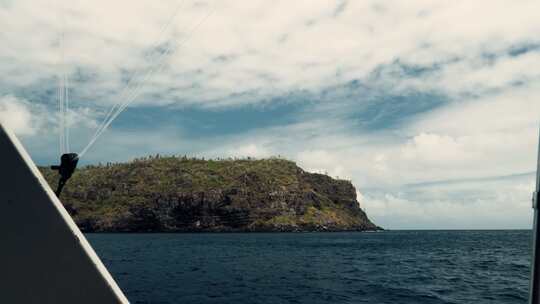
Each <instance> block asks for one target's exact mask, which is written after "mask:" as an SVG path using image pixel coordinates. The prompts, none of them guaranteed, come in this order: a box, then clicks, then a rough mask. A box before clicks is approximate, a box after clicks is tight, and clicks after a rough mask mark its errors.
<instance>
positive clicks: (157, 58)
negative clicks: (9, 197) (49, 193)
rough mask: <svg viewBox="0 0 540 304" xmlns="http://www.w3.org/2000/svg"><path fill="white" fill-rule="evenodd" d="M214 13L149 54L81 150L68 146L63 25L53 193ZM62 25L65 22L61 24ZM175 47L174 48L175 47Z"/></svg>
mask: <svg viewBox="0 0 540 304" xmlns="http://www.w3.org/2000/svg"><path fill="white" fill-rule="evenodd" d="M183 3H184V1H182V2H181V3H180V4H179V5H178V7H177V9H176V10H175V11H174V13H173V14H172V16H171V18H170V19H169V21H168V22H167V23H166V24H165V25H164V26H162V28H161V30H160V34H159V37H158V39H157V40H156V42H155V43H154V44H153V45H152V47H151V49H159V46H160V44H161V39H160V38H161V36H162V35H163V34H164V33H166V32H167V31H168V29H169V28H170V26H171V25H172V24H173V22H174V20H175V18H176V16H177V15H178V13H179V12H180V9H181V6H182V4H183ZM212 13H213V10H209V11H208V13H207V14H205V16H203V17H202V18H201V19H200V20H199V22H198V23H197V24H196V25H195V26H193V27H192V28H191V29H190V30H189V31H188V33H187V34H186V36H185V37H184V38H183V39H182V40H181V41H179V42H177V41H175V40H173V41H171V42H169V43H167V46H166V48H165V50H164V51H162V52H157V55H154V56H152V54H151V55H150V56H149V57H148V58H147V60H148V61H149V62H150V66H151V68H150V69H149V70H148V71H147V72H146V73H145V74H142V75H137V73H136V72H134V73H133V75H132V77H131V78H130V79H129V81H128V83H127V84H126V86H125V87H124V88H123V90H122V92H121V93H120V100H121V102H118V103H115V104H114V105H113V106H112V107H111V109H110V110H109V111H108V112H107V114H106V115H105V118H104V119H103V121H102V122H101V123H100V125H99V126H98V128H97V129H96V131H95V133H94V135H93V136H92V137H91V138H90V141H89V142H88V144H87V145H86V146H85V147H84V148H83V149H82V150H81V152H80V153H78V154H77V153H70V148H69V122H68V114H69V82H68V77H67V73H66V67H65V51H64V47H65V46H64V38H65V37H64V35H65V33H64V29H63V28H62V34H61V36H60V49H61V64H60V65H61V68H60V70H61V73H60V75H59V77H58V78H59V81H58V92H57V99H58V111H59V113H60V130H59V134H60V154H61V157H60V165H58V166H51V169H53V170H57V171H58V173H59V175H60V179H59V181H58V187H57V189H56V195H57V196H58V197H60V194H61V192H62V189H63V187H64V185H65V184H66V182H67V181H68V180H69V179H70V178H71V176H72V175H73V173H74V172H75V169H76V168H77V163H78V161H79V159H80V158H82V157H83V155H85V154H86V152H88V150H89V149H90V148H91V147H92V146H93V145H94V143H95V142H96V140H97V139H98V138H99V137H100V136H101V135H102V134H103V132H105V130H107V128H108V127H109V126H110V125H111V123H112V122H113V121H114V120H115V119H116V117H118V115H120V114H121V113H122V112H123V111H124V110H125V109H126V108H127V107H128V106H129V105H130V104H131V103H133V101H134V100H135V99H136V98H137V97H138V96H139V95H140V94H141V93H142V87H143V85H144V84H145V83H146V82H147V81H148V80H149V79H150V78H151V77H152V76H154V75H155V74H157V73H159V72H161V71H162V70H163V69H164V67H165V66H166V60H165V58H166V57H167V56H168V55H169V54H170V53H171V52H173V51H176V50H178V49H180V48H182V46H184V44H185V43H186V42H187V41H188V40H189V39H190V38H191V36H192V34H193V33H194V32H195V31H196V30H197V28H198V27H199V26H200V25H201V24H203V23H204V21H206V19H208V17H210V15H211V14H212ZM62 20H63V23H65V20H64V19H63V18H62ZM63 26H64V24H63ZM174 47H176V48H174Z"/></svg>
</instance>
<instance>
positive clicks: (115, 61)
mask: <svg viewBox="0 0 540 304" xmlns="http://www.w3.org/2000/svg"><path fill="white" fill-rule="evenodd" d="M180 3H183V4H182V5H181V9H180V14H179V15H178V17H177V18H176V19H175V20H174V22H173V23H172V26H171V28H170V31H167V32H166V33H165V34H164V35H163V36H162V38H163V39H159V33H160V29H161V28H162V26H163V24H165V23H166V22H167V20H168V18H169V17H170V16H171V15H172V13H173V11H175V9H176V8H177V7H178V5H179V4H180ZM338 6H339V3H338V2H331V1H330V2H329V1H326V0H320V1H295V2H291V1H284V0H283V1H272V2H268V1H262V0H261V1H249V2H246V1H241V0H233V1H226V2H219V1H212V2H204V1H188V0H186V1H185V2H181V1H159V2H156V1H149V0H145V1H136V2H133V1H127V0H122V1H114V2H113V3H110V2H107V3H105V2H103V3H100V1H97V2H96V1H81V2H73V1H63V2H61V3H60V4H59V6H58V7H53V8H51V7H50V2H49V1H43V0H38V1H29V0H22V1H13V2H10V3H9V4H4V5H0V28H2V31H0V41H2V43H3V45H6V46H9V47H4V48H0V73H1V74H2V75H9V77H3V78H2V79H0V92H1V94H4V95H5V96H4V97H2V99H1V100H0V119H1V120H2V121H4V123H6V124H9V125H11V126H12V128H14V129H15V130H16V132H17V133H18V134H21V135H25V136H27V137H29V138H31V139H32V140H31V141H28V142H29V145H30V146H31V147H35V149H34V151H36V152H35V153H36V154H40V155H45V154H52V152H50V151H51V150H50V148H48V147H50V146H51V143H52V142H53V141H54V140H55V139H53V136H54V137H56V134H57V131H58V130H57V127H58V119H57V116H56V114H53V113H54V109H53V108H52V104H54V103H53V102H51V101H50V100H48V99H49V98H50V96H45V97H43V95H46V93H45V92H46V91H47V90H52V89H54V86H55V85H56V84H55V79H56V77H57V74H58V73H59V69H60V66H59V62H60V54H61V50H60V48H59V38H60V33H61V30H62V27H63V26H62V23H64V24H65V26H64V29H65V61H66V66H67V69H68V74H69V76H70V79H71V80H72V82H71V89H72V91H71V93H72V94H71V96H72V98H73V99H72V105H73V106H74V107H73V111H72V112H70V121H71V122H72V125H71V127H72V138H73V139H74V141H75V142H74V146H76V147H79V146H82V145H84V144H85V143H86V142H87V140H88V138H89V136H90V135H91V134H92V133H93V129H94V128H95V127H96V125H97V124H96V121H99V120H98V118H99V117H100V116H103V114H104V113H106V112H104V111H102V108H101V107H103V106H107V105H111V104H113V103H115V102H119V101H123V100H126V98H125V97H123V98H122V95H121V92H122V89H123V88H124V86H125V82H126V81H127V79H129V75H130V74H131V73H132V72H134V71H139V72H143V74H144V71H148V69H151V68H152V67H154V66H155V62H151V61H152V60H149V57H148V53H155V52H156V50H155V48H152V47H153V46H155V45H156V44H155V43H156V42H161V44H160V47H161V49H163V45H165V44H164V42H169V43H171V42H173V41H177V42H181V41H182V40H183V39H184V38H185V37H186V35H187V34H188V32H189V29H190V28H191V26H193V25H195V24H196V23H197V22H198V21H199V20H200V18H202V17H203V16H204V14H205V13H206V12H208V10H209V7H213V9H214V10H215V11H214V14H213V15H212V16H211V17H210V18H209V19H208V20H207V21H206V22H205V23H203V24H201V26H200V27H199V28H198V29H197V31H196V32H195V33H194V34H193V35H192V36H191V38H190V40H189V41H187V43H186V44H185V45H184V46H183V47H182V48H181V49H179V50H177V51H176V52H174V53H172V54H171V55H170V56H168V57H167V60H166V62H165V63H166V64H165V66H164V69H163V70H160V72H159V73H157V74H156V75H155V76H154V77H151V78H149V79H148V82H147V83H146V84H145V85H143V86H142V87H141V93H142V95H143V96H141V98H139V99H138V100H137V101H136V102H135V104H134V106H137V105H143V104H144V105H146V106H148V105H150V106H156V107H157V106H166V105H170V106H186V105H195V106H198V107H231V106H240V105H245V104H266V103H269V102H272V97H283V96H288V94H290V93H291V92H293V93H294V92H304V91H305V92H308V93H309V94H311V95H313V96H317V94H319V93H320V92H321V91H322V90H324V89H327V88H331V87H333V86H341V85H343V84H346V83H347V82H349V81H351V80H353V79H358V80H359V83H360V84H365V85H367V86H369V87H370V89H373V90H374V91H376V93H377V94H372V96H369V98H367V97H366V98H361V97H359V98H357V96H361V95H362V94H361V93H362V92H356V95H354V96H353V97H352V98H350V99H347V98H348V96H347V93H344V94H343V96H342V95H339V94H337V95H336V96H335V98H334V99H331V100H326V101H324V102H320V104H317V105H316V106H313V107H312V108H309V110H307V111H306V112H304V113H301V114H300V117H298V121H297V122H295V123H290V124H284V125H280V126H273V127H270V128H264V129H263V128H261V129H256V130H250V131H248V132H244V133H237V134H233V135H230V136H220V137H217V136H216V137H211V138H206V139H203V138H201V139H188V138H186V137H184V136H183V134H182V132H181V131H179V130H177V129H174V128H170V129H166V128H165V127H163V126H160V125H159V124H158V122H156V126H155V127H154V126H153V127H152V130H148V132H144V131H140V130H137V131H133V132H129V131H126V130H121V129H115V128H114V127H115V125H114V124H113V128H112V130H110V132H107V133H105V135H104V137H103V138H101V139H100V144H98V145H97V146H95V147H93V150H92V153H90V154H92V155H89V158H88V159H87V160H88V161H99V160H101V159H107V160H113V159H114V160H125V159H128V158H131V157H135V156H140V155H144V154H147V153H181V152H182V151H187V152H189V153H193V154H199V155H200V154H203V155H206V156H223V155H237V156H254V157H266V156H271V155H277V154H281V155H283V156H285V157H289V158H293V159H295V160H297V161H298V162H299V164H300V165H301V166H303V167H305V168H306V169H309V170H313V171H319V172H321V171H322V172H325V171H326V172H328V173H329V174H330V175H332V176H340V177H342V178H347V179H352V180H353V182H354V183H355V185H356V186H357V187H358V188H359V191H361V192H362V194H363V197H364V199H363V201H365V202H366V206H367V208H368V212H370V213H371V212H373V214H374V216H375V217H376V218H377V219H379V218H380V219H381V221H382V222H381V223H382V224H383V226H384V225H385V224H386V222H385V221H386V220H385V219H383V216H384V214H385V212H394V211H395V212H398V211H399V212H400V214H402V215H403V218H405V219H407V220H408V221H410V223H414V222H415V221H416V220H419V221H423V222H424V223H425V225H428V226H429V225H434V226H436V224H437V223H436V222H430V221H429V220H428V219H435V218H437V217H441V218H445V215H448V216H450V215H452V216H455V218H458V217H459V216H462V215H463V214H465V215H466V214H470V215H475V216H478V217H479V218H483V219H489V218H494V219H496V218H499V217H498V213H497V212H499V211H500V209H501V208H502V207H501V206H504V204H503V201H504V202H506V203H507V204H509V205H510V206H514V207H515V206H518V207H519V206H521V204H525V203H524V202H525V198H524V197H525V196H524V193H525V192H527V191H529V188H527V187H522V188H520V189H521V190H515V189H514V190H512V189H510V190H508V192H507V193H519V195H518V194H516V196H515V197H514V196H512V197H509V198H508V197H503V195H502V193H501V192H499V194H500V195H501V196H500V197H499V198H497V199H498V201H497V202H499V203H497V204H493V205H490V204H489V203H488V202H489V200H488V199H485V197H483V196H482V195H483V194H482V193H480V192H481V191H480V192H478V195H477V197H476V198H475V196H468V199H469V200H470V202H472V203H470V204H460V203H458V202H457V201H456V200H455V199H453V198H455V197H457V196H454V194H451V193H447V192H444V191H443V192H439V194H440V195H441V196H443V195H450V196H452V199H450V198H446V199H445V198H440V199H437V200H434V201H429V200H424V201H420V200H419V197H418V196H417V195H416V194H414V195H413V194H411V193H403V194H399V193H395V192H393V190H392V189H395V188H396V187H398V186H399V185H404V184H408V183H414V182H426V181H434V180H441V179H443V180H444V179H463V178H478V177H485V176H499V175H507V174H515V173H521V172H527V171H531V170H532V169H533V168H534V162H535V155H534V151H535V150H536V140H537V133H536V132H537V130H536V128H537V125H538V119H539V113H540V102H539V101H538V99H537V96H539V95H540V89H539V88H540V87H539V83H540V74H539V73H538V69H535V68H534V67H535V66H538V64H539V63H540V55H539V54H540V52H539V51H538V49H537V48H538V44H539V43H540V40H539V39H538V35H537V33H538V32H540V19H538V14H537V12H538V11H540V3H539V2H538V1H536V0H530V1H514V2H511V3H510V2H508V1H503V0H496V1H487V0H483V1H474V2H471V1H466V0H460V1H446V2H441V1H426V0H414V1H407V2H395V1H393V2H381V1H349V2H348V3H347V5H346V6H345V9H344V10H343V11H341V12H336V9H337V7H338ZM171 37H173V38H174V40H171ZM526 46H531V50H529V51H527V50H526ZM520 47H523V48H524V50H525V51H524V53H522V54H519V55H516V54H513V55H511V54H509V50H510V49H515V48H520ZM535 48H536V49H535ZM407 68H412V69H415V68H418V69H419V70H422V69H427V72H418V73H416V74H415V73H411V72H409V71H407ZM135 83H137V82H135ZM303 90H304V91H303ZM358 90H359V91H361V90H362V88H360V89H358ZM411 91H412V92H428V93H433V92H434V93H437V94H440V95H444V96H445V97H446V98H448V102H447V104H446V105H445V106H440V107H439V108H438V109H436V110H433V111H429V112H427V113H423V114H420V115H416V116H413V115H411V117H406V118H408V119H409V120H407V121H405V122H403V123H402V124H398V125H396V126H393V127H391V128H388V129H384V130H376V132H374V131H373V130H365V129H362V128H360V127H358V125H357V124H355V122H354V121H352V120H353V119H351V118H350V117H349V114H350V113H351V112H354V111H358V109H364V108H366V109H371V108H372V107H374V106H377V102H378V101H377V100H375V101H374V100H372V99H377V98H378V97H377V96H382V97H384V96H385V94H387V95H388V94H393V95H400V94H406V93H409V92H411ZM20 92H39V93H32V94H34V95H41V97H40V98H39V99H35V98H33V97H28V96H24V94H23V93H20ZM370 93H372V92H366V95H369V94H370ZM309 94H308V96H311V95H309ZM6 96H7V97H6ZM14 96H17V97H14ZM374 96H375V97H374ZM464 96H465V97H464ZM23 97H24V98H23ZM25 99H27V100H25ZM28 100H32V102H30V101H28ZM287 101H288V102H295V100H287ZM303 101H304V100H300V101H298V102H303ZM410 103H411V106H412V105H413V103H415V101H414V100H411V101H410ZM401 109H402V108H399V109H393V111H394V112H396V113H395V114H396V115H398V114H400V113H399V112H400V110H401ZM310 111H311V112H310ZM368 114H369V115H371V114H370V113H368ZM379 114H380V113H375V114H373V115H379ZM403 115H406V114H403ZM369 118H371V117H367V118H366V119H369ZM360 119H362V118H360ZM38 134H39V136H32V135H38ZM141 138H144V140H141ZM47 149H48V150H47ZM37 151H39V152H37ZM45 151H47V152H45ZM370 187H380V188H383V189H388V191H387V192H386V193H385V194H384V195H378V196H376V197H375V196H373V194H369V193H364V191H363V189H365V188H370ZM471 187H479V188H480V187H482V185H480V184H474V185H472V186H471ZM473 189H476V188H473ZM471 191H473V190H471ZM459 195H462V197H463V193H462V192H460V194H459ZM506 203H505V204H506ZM519 208H521V207H519ZM519 208H517V209H516V210H521V211H519V212H521V213H519V214H520V215H519V216H521V217H520V218H523V214H524V213H523V210H524V209H519ZM370 210H372V211H370ZM482 210H483V211H485V212H484V213H482V212H481V211H482ZM407 212H409V213H407ZM516 212H517V211H516ZM415 214H416V215H415ZM397 215H398V214H397V213H396V216H395V217H394V219H393V221H395V222H394V223H395V224H391V223H390V222H388V223H389V225H390V226H392V225H393V226H392V227H399V225H402V226H401V227H406V226H407V225H408V224H407V223H404V222H399V219H398V218H397ZM415 216H416V217H415ZM472 219H473V217H472V216H470V217H468V218H467V220H470V221H472ZM470 221H469V223H471V222H470ZM447 223H448V225H450V226H451V222H450V219H448V222H447ZM452 223H453V222H452ZM456 223H457V222H456ZM452 225H453V224H452Z"/></svg>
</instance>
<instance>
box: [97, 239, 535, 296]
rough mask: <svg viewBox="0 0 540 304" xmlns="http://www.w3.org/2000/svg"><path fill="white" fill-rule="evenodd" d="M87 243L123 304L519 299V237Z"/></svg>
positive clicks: (524, 247) (523, 289)
mask: <svg viewBox="0 0 540 304" xmlns="http://www.w3.org/2000/svg"><path fill="white" fill-rule="evenodd" d="M87 237H88V239H89V240H90V242H91V243H92V245H93V246H94V248H95V249H96V251H97V252H98V254H100V256H101V258H102V260H103V262H104V263H105V265H106V266H108V268H109V270H110V271H111V272H112V274H113V276H114V277H115V278H116V280H117V282H118V283H119V285H120V287H121V288H122V289H123V290H124V292H125V293H126V295H127V297H128V298H129V299H130V301H131V302H132V303H310V304H311V303H374V304H377V303H392V304H396V303H505V304H509V303H521V304H525V303H526V302H527V293H528V280H529V261H530V232H529V231H391V232H383V233H293V234H286V233H274V234H89V235H87Z"/></svg>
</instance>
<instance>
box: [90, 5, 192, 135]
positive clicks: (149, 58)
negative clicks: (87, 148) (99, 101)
mask: <svg viewBox="0 0 540 304" xmlns="http://www.w3.org/2000/svg"><path fill="white" fill-rule="evenodd" d="M184 3H185V0H182V1H181V2H180V3H179V4H178V6H177V7H176V9H175V10H174V13H173V14H172V15H171V17H170V18H169V21H168V22H166V23H164V24H163V25H162V26H161V29H160V31H159V34H158V38H157V39H156V41H155V42H154V43H153V44H152V46H151V47H150V49H155V48H157V47H158V46H159V44H160V43H161V41H162V39H163V36H164V34H165V33H166V32H167V31H168V30H169V28H170V27H171V25H172V24H173V22H174V20H175V19H176V17H177V15H178V13H179V12H180V10H181V8H182V6H183V4H184ZM156 56H157V55H156V54H154V53H151V54H150V55H146V56H145V58H144V59H145V60H146V61H149V62H150V63H151V65H153V64H154V63H153V62H154V58H156ZM140 77H141V76H140V74H137V72H134V73H133V75H132V76H131V77H130V79H129V80H128V82H127V84H126V85H125V87H124V88H123V89H122V91H121V92H120V94H119V99H120V100H123V99H124V97H125V96H126V95H127V94H128V92H130V91H131V90H132V83H134V80H135V79H140ZM135 83H136V82H135ZM121 104H122V102H121V101H120V102H118V103H115V104H114V105H113V106H112V107H111V108H110V109H109V111H108V112H107V114H106V115H105V118H104V119H103V121H102V122H101V123H100V125H99V126H98V127H97V128H96V131H95V133H94V135H93V136H92V137H91V138H90V141H92V139H93V138H94V137H96V136H98V134H99V133H100V132H101V129H102V128H103V127H104V126H105V124H106V123H107V121H108V120H109V118H110V117H111V115H112V114H113V113H114V112H115V110H117V108H118V107H119V106H120V105H121Z"/></svg>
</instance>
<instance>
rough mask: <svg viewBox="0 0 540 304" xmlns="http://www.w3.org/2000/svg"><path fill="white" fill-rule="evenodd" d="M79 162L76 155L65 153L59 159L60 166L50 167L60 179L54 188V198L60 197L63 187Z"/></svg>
mask: <svg viewBox="0 0 540 304" xmlns="http://www.w3.org/2000/svg"><path fill="white" fill-rule="evenodd" d="M78 161H79V156H78V155H77V153H66V154H63V155H62V156H61V157H60V166H51V169H53V170H57V171H58V174H60V179H59V180H58V187H57V188H56V192H55V193H56V196H57V197H60V193H62V189H63V188H64V185H65V184H66V182H67V181H68V179H70V178H71V176H72V175H73V172H75V169H76V168H77V162H78Z"/></svg>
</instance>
